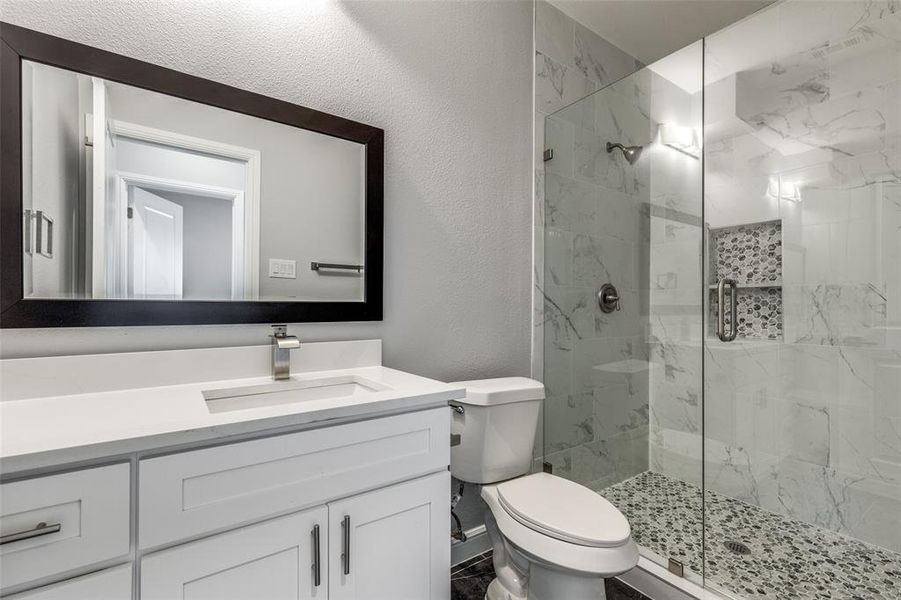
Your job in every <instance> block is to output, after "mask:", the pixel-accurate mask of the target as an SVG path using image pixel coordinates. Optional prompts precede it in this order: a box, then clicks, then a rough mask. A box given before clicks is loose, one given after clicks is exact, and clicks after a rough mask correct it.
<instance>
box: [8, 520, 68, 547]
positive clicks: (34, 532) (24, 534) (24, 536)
mask: <svg viewBox="0 0 901 600" xmlns="http://www.w3.org/2000/svg"><path fill="white" fill-rule="evenodd" d="M61 528H62V525H60V524H59V523H53V524H51V525H47V524H46V523H44V522H40V523H38V524H37V525H35V526H34V529H29V530H27V531H17V532H16V533H7V534H6V535H4V536H0V545H3V544H10V543H12V542H21V541H22V540H30V539H31V538H36V537H40V536H42V535H48V534H51V533H56V532H58V531H59V530H60V529H61Z"/></svg>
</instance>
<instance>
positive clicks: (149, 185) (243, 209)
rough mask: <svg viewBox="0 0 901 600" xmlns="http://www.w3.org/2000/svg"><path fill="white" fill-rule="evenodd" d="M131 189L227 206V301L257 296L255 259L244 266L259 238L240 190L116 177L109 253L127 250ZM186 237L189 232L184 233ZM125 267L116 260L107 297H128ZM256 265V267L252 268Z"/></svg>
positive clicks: (256, 251) (125, 263) (144, 177)
mask: <svg viewBox="0 0 901 600" xmlns="http://www.w3.org/2000/svg"><path fill="white" fill-rule="evenodd" d="M133 188H141V189H144V190H147V191H149V192H176V193H180V194H187V195H190V196H201V197H204V198H215V199H217V200H223V201H225V202H228V203H230V204H231V214H232V228H231V233H232V241H231V247H232V255H231V299H232V300H249V299H252V298H256V297H257V296H258V295H259V277H258V274H259V264H258V262H259V261H258V258H256V260H255V262H252V263H250V265H248V263H247V261H248V260H254V259H255V257H259V253H260V238H259V235H257V233H256V229H254V230H252V231H251V230H250V229H249V227H248V223H249V222H251V218H249V215H248V213H253V207H251V206H249V205H248V203H247V202H246V198H245V192H244V191H243V190H238V189H233V188H224V187H216V186H211V185H202V184H198V183H194V182H190V181H179V180H176V179H165V178H162V177H153V176H149V175H139V174H136V173H122V172H119V173H117V174H116V190H117V193H116V204H117V211H116V214H118V215H122V217H121V218H120V219H119V222H118V223H117V224H116V229H117V231H116V234H115V236H114V237H115V239H116V240H117V248H114V249H111V250H112V251H117V252H120V253H121V252H122V250H123V249H127V248H128V247H129V237H128V219H127V216H126V215H127V214H128V208H129V207H130V206H131V202H130V200H129V198H130V197H131V192H132V189H133ZM186 235H190V232H186ZM129 264H130V261H128V260H122V261H119V268H118V271H117V272H116V273H115V274H113V275H114V276H113V277H109V278H107V281H108V282H109V285H110V287H109V288H108V289H107V297H108V298H129V297H132V296H131V295H130V294H129V293H128V282H129V277H130V276H129V271H128V269H129ZM254 266H256V268H254Z"/></svg>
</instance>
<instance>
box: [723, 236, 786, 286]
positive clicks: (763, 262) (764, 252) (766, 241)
mask: <svg viewBox="0 0 901 600" xmlns="http://www.w3.org/2000/svg"><path fill="white" fill-rule="evenodd" d="M710 235H711V237H712V238H713V239H712V242H713V243H712V244H711V245H710V247H711V249H712V252H713V256H711V260H712V264H714V265H716V281H712V282H711V283H716V282H717V281H719V280H720V279H723V278H725V277H729V278H732V279H734V280H735V281H737V282H738V284H739V285H742V284H745V285H761V284H768V285H781V284H782V223H781V222H779V221H770V222H767V223H758V224H755V225H739V226H737V227H724V228H722V229H713V230H711V232H710Z"/></svg>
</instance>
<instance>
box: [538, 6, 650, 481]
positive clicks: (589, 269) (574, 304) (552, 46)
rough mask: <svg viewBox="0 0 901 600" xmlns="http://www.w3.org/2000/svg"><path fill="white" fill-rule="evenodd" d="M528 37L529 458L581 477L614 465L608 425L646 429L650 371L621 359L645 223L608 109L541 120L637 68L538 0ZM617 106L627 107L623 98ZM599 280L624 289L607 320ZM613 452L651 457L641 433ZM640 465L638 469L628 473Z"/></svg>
mask: <svg viewBox="0 0 901 600" xmlns="http://www.w3.org/2000/svg"><path fill="white" fill-rule="evenodd" d="M535 44H536V54H535V67H536V71H535V106H536V115H535V119H536V121H535V122H536V127H535V129H536V135H535V141H536V145H535V192H536V193H535V220H534V269H535V273H534V279H535V288H534V294H535V298H534V307H535V311H536V312H535V317H534V327H533V352H532V356H533V375H534V376H535V377H537V378H539V379H543V380H544V382H545V385H546V386H547V392H548V399H547V401H546V403H545V411H546V412H545V418H544V423H545V427H544V433H545V436H546V437H545V438H544V439H543V440H538V443H537V444H536V457H541V456H542V454H544V455H545V458H546V459H547V460H549V461H550V462H552V463H553V464H555V465H556V470H555V472H557V473H559V474H562V475H564V476H569V477H572V478H575V479H577V480H579V481H583V482H586V483H588V482H591V481H596V480H600V479H604V478H605V477H607V475H608V474H609V473H610V472H611V471H612V467H611V466H610V465H611V464H612V459H611V458H610V457H609V456H608V449H607V446H606V441H607V439H608V438H609V435H608V433H612V432H619V430H620V428H621V427H627V426H628V425H629V424H630V423H632V421H633V420H634V421H635V423H636V427H638V428H639V429H640V428H641V427H642V422H644V423H645V425H644V426H645V427H646V421H647V394H646V391H644V390H646V388H647V383H646V376H642V375H641V373H632V372H630V369H634V368H635V367H634V365H633V364H632V363H629V362H628V360H629V359H631V358H637V359H641V358H642V357H643V356H644V355H645V352H644V345H643V344H642V339H641V334H642V327H641V324H640V323H639V321H638V319H639V318H638V304H637V302H636V301H635V300H634V299H633V298H634V296H635V295H636V294H635V291H634V285H635V283H634V282H635V281H636V278H635V276H634V273H633V271H634V269H635V265H636V263H635V259H634V256H633V254H634V251H635V244H636V243H637V241H638V228H639V227H640V225H639V215H638V211H637V210H636V205H635V202H634V200H633V198H632V196H631V195H630V191H633V192H634V191H635V190H636V186H638V185H639V184H638V183H636V182H635V177H636V176H635V174H634V173H631V172H630V171H629V170H628V169H625V168H623V167H622V166H621V165H620V164H616V163H612V162H610V161H609V160H608V159H607V155H606V152H601V144H602V142H605V141H606V138H605V139H603V140H602V139H601V136H600V135H599V133H598V131H597V126H596V123H595V121H596V120H597V121H598V122H599V123H602V125H603V127H605V128H606V129H605V130H604V131H610V132H611V133H610V135H614V134H615V135H617V136H619V135H620V132H619V131H617V130H616V128H617V125H616V120H615V119H614V118H613V115H611V114H607V115H606V116H605V117H604V116H601V115H597V119H596V115H595V114H594V109H595V106H596V104H595V102H594V101H592V100H587V101H584V103H580V105H579V106H582V107H583V108H584V109H585V110H586V111H587V112H586V113H585V116H584V120H582V119H580V120H579V122H578V123H576V122H575V121H574V120H572V119H571V118H569V117H565V116H563V117H560V118H554V119H550V120H548V128H547V130H545V118H546V117H547V116H548V115H550V114H552V113H554V112H556V111H558V110H560V109H562V108H564V107H566V106H568V105H570V104H572V103H574V102H576V101H578V100H580V99H582V98H585V97H586V96H588V95H589V94H591V93H592V92H595V91H596V90H599V89H601V88H603V87H605V86H607V85H609V84H611V83H612V82H614V81H617V80H619V79H621V78H623V77H625V76H627V75H629V74H630V73H633V72H634V71H635V70H637V69H638V68H640V67H641V64H640V63H639V62H638V61H636V60H635V59H634V58H633V57H631V56H629V55H628V54H626V53H625V52H623V51H621V50H619V49H618V48H616V47H615V46H613V45H612V44H610V43H609V42H607V41H606V40H604V39H603V38H601V37H599V36H597V35H596V34H595V33H593V32H592V31H590V30H589V29H587V28H586V27H584V26H582V25H581V24H580V23H578V22H576V21H574V20H573V19H571V18H569V17H568V16H566V15H565V14H563V13H562V12H560V11H559V10H558V9H557V8H555V7H553V6H551V5H550V4H548V3H546V2H543V1H540V0H539V1H538V2H537V3H536V15H535ZM622 104H623V105H625V104H628V102H627V100H626V99H625V98H623V101H622ZM630 118H632V119H633V121H634V123H632V124H631V125H630V127H632V128H635V126H636V123H637V124H638V125H639V126H640V124H641V115H640V113H638V114H633V115H630ZM598 126H600V125H598ZM646 128H647V121H646V120H645V121H644V129H642V130H641V131H637V132H636V133H635V136H637V137H642V136H646ZM545 138H546V139H545ZM545 148H553V149H554V159H553V160H551V161H549V162H547V163H545V162H544V161H543V160H542V152H543V150H544V149H545ZM619 162H620V163H622V162H623V161H622V160H620V161H619ZM545 177H547V181H545ZM546 188H547V196H548V198H549V201H548V203H547V206H546V205H545V189H546ZM602 215H605V218H601V216H602ZM608 215H616V216H615V218H610V217H609V216H608ZM546 219H547V221H546ZM545 225H547V226H548V228H547V237H546V238H545ZM605 281H611V282H614V283H615V284H616V285H617V286H618V288H619V289H620V290H621V291H623V292H624V295H625V298H624V301H623V310H622V311H620V312H619V313H615V315H609V318H608V316H607V315H603V316H601V313H600V311H598V310H597V309H596V301H595V300H594V293H595V292H596V291H597V288H598V287H600V285H601V284H602V283H604V282H605ZM608 363H613V365H612V366H611V367H610V369H612V370H610V371H603V370H596V369H595V368H594V367H595V366H598V365H603V364H608ZM602 389H604V390H606V393H609V394H610V395H611V396H612V395H616V397H617V398H619V399H620V401H618V402H616V404H615V406H616V410H617V411H618V413H617V415H616V416H615V422H614V420H609V421H600V422H599V421H598V420H596V418H595V417H596V413H597V415H598V416H600V414H601V413H600V411H599V410H596V409H595V408H596V407H595V405H596V403H597V402H599V401H601V400H602V397H601V390H602ZM606 398H607V396H604V397H603V399H604V401H605V402H606ZM633 409H634V410H633ZM628 429H629V430H630V431H631V429H633V428H632V427H628ZM616 452H617V453H619V454H622V453H627V454H629V455H630V456H632V455H634V456H637V457H639V458H638V459H637V460H640V457H641V455H642V454H644V455H645V456H646V433H645V434H629V435H625V436H624V437H623V439H622V440H621V441H618V442H617V445H616ZM645 462H646V458H645ZM642 468H643V467H642V465H638V466H636V467H635V468H634V469H630V471H629V472H632V471H633V470H635V469H637V470H641V469H642ZM636 472H637V471H636Z"/></svg>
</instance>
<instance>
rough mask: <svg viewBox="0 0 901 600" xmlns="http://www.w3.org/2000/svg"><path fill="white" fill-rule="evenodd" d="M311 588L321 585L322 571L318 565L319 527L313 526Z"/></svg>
mask: <svg viewBox="0 0 901 600" xmlns="http://www.w3.org/2000/svg"><path fill="white" fill-rule="evenodd" d="M312 535H313V586H314V587H319V584H320V583H322V569H321V567H320V563H319V525H313V531H312Z"/></svg>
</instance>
